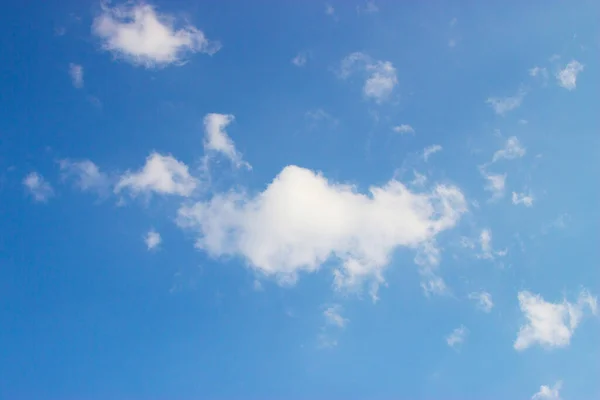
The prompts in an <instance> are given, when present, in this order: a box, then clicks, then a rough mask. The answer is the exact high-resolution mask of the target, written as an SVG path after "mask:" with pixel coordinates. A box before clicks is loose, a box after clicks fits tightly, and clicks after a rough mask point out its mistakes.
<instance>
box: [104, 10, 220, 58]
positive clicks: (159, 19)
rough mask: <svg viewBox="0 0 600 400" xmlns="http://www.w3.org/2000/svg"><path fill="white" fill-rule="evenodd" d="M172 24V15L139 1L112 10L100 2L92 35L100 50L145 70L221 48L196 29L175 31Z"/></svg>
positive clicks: (185, 27) (213, 51) (187, 27)
mask: <svg viewBox="0 0 600 400" xmlns="http://www.w3.org/2000/svg"><path fill="white" fill-rule="evenodd" d="M174 22H175V19H174V18H173V17H172V16H170V15H167V14H159V13H158V12H157V11H156V9H155V7H154V6H151V5H149V4H145V3H143V2H139V3H132V2H128V3H126V4H124V5H120V6H115V7H112V8H111V7H109V6H108V5H107V3H102V12H101V13H100V15H98V16H97V17H96V18H95V19H94V23H93V25H92V33H93V34H94V35H95V36H96V37H98V38H99V39H100V41H101V43H102V48H103V49H104V50H106V51H109V52H111V53H112V54H113V55H115V56H116V57H118V58H122V59H124V60H126V61H128V62H130V63H132V64H134V65H141V66H144V67H146V68H154V67H165V66H167V65H171V64H175V65H182V63H183V61H184V58H185V55H186V54H191V53H206V54H210V55H212V54H214V53H216V52H217V51H218V50H219V49H220V48H221V45H220V43H218V42H214V41H211V40H208V39H207V38H206V36H205V35H204V33H203V32H202V31H200V30H199V29H198V28H196V27H194V26H192V25H187V26H183V27H181V28H179V29H177V28H175V26H174Z"/></svg>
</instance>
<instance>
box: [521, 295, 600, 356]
mask: <svg viewBox="0 0 600 400" xmlns="http://www.w3.org/2000/svg"><path fill="white" fill-rule="evenodd" d="M518 299H519V306H520V308H521V311H522V312H523V314H524V315H525V318H526V319H527V322H526V323H525V324H524V325H523V326H521V328H520V329H519V332H518V334H517V339H516V340H515V343H514V345H513V347H514V348H515V350H517V351H522V350H525V349H527V348H529V347H531V346H533V345H534V344H538V345H540V346H542V347H545V348H553V347H566V346H568V345H569V344H570V342H571V337H572V336H573V333H574V332H575V329H576V328H577V326H579V323H580V322H581V319H582V317H583V315H584V311H585V310H586V309H589V311H590V312H591V314H593V315H596V314H597V312H598V303H597V299H596V297H594V296H592V295H591V294H590V293H589V292H588V291H587V290H585V289H584V290H582V291H581V292H580V293H579V297H578V299H577V302H576V303H570V302H568V301H567V300H563V301H562V302H560V303H550V302H547V301H545V300H544V299H543V298H542V297H541V296H540V295H534V294H531V293H530V292H527V291H523V292H519V294H518Z"/></svg>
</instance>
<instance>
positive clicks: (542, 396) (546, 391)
mask: <svg viewBox="0 0 600 400" xmlns="http://www.w3.org/2000/svg"><path fill="white" fill-rule="evenodd" d="M561 388H562V382H561V381H558V382H556V383H555V384H554V386H553V387H550V386H546V385H542V386H540V391H539V392H537V393H536V394H534V395H533V397H531V400H561V397H560V389H561Z"/></svg>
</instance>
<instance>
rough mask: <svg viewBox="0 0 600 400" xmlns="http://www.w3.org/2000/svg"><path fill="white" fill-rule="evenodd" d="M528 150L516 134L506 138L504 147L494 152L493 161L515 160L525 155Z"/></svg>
mask: <svg viewBox="0 0 600 400" xmlns="http://www.w3.org/2000/svg"><path fill="white" fill-rule="evenodd" d="M526 152H527V151H526V150H525V147H523V146H522V145H521V143H520V142H519V139H517V137H516V136H511V137H509V138H508V139H507V140H506V143H505V144H504V148H502V149H500V150H498V151H496V152H495V153H494V157H493V158H492V162H496V161H499V160H502V159H505V160H513V159H515V158H521V157H523V156H524V155H525V153H526Z"/></svg>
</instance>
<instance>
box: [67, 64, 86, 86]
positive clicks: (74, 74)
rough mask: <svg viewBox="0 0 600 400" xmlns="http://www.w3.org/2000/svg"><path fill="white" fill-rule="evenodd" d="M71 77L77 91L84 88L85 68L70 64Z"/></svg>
mask: <svg viewBox="0 0 600 400" xmlns="http://www.w3.org/2000/svg"><path fill="white" fill-rule="evenodd" d="M69 75H70V76H71V82H73V86H75V87H76V88H77V89H80V88H82V87H83V67H82V66H81V65H78V64H73V63H71V64H69Z"/></svg>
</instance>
